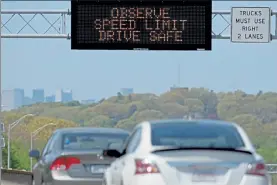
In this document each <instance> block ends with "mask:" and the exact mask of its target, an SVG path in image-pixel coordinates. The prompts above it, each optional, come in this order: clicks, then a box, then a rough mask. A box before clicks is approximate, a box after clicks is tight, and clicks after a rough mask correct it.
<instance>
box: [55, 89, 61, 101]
mask: <svg viewBox="0 0 277 185" xmlns="http://www.w3.org/2000/svg"><path fill="white" fill-rule="evenodd" d="M62 101H63V90H62V89H59V90H57V91H56V96H55V102H62Z"/></svg>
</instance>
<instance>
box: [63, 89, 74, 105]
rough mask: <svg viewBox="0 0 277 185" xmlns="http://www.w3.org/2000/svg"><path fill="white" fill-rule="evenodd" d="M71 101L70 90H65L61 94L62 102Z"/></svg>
mask: <svg viewBox="0 0 277 185" xmlns="http://www.w3.org/2000/svg"><path fill="white" fill-rule="evenodd" d="M71 101H73V97H72V90H67V91H64V92H63V102H71Z"/></svg>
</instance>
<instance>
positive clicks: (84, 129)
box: [55, 127, 130, 135]
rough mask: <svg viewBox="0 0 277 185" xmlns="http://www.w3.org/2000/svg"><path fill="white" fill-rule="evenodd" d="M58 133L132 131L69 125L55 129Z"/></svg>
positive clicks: (126, 132)
mask: <svg viewBox="0 0 277 185" xmlns="http://www.w3.org/2000/svg"><path fill="white" fill-rule="evenodd" d="M55 132H56V133H61V134H64V133H81V132H90V133H98V134H99V133H103V134H128V135H129V134H130V132H128V131H126V130H123V129H120V128H95V127H68V128H59V129H57V130H56V131H55Z"/></svg>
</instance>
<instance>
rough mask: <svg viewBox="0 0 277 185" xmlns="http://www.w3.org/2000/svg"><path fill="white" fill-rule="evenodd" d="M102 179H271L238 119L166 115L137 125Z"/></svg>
mask: <svg viewBox="0 0 277 185" xmlns="http://www.w3.org/2000/svg"><path fill="white" fill-rule="evenodd" d="M103 155H104V156H105V157H116V158H117V159H116V160H115V161H114V162H113V163H112V164H111V166H110V167H109V168H107V170H106V172H105V174H104V178H103V185H215V184H216V185H271V178H270V176H269V174H268V172H267V170H266V166H265V163H264V160H263V158H262V157H261V156H260V155H259V154H257V153H256V151H255V148H254V147H253V145H252V143H251V141H250V140H249V138H248V136H247V134H246V133H245V132H244V130H243V129H242V128H241V127H240V126H238V125H237V124H235V123H229V122H224V121H214V120H190V121H188V120H163V121H150V122H143V123H141V124H139V125H137V126H136V127H135V128H134V130H133V132H132V134H131V136H130V137H129V139H128V142H127V143H126V145H125V147H124V149H123V151H122V152H119V151H117V150H105V151H104V153H103Z"/></svg>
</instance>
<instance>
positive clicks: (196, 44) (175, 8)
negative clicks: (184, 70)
mask: <svg viewBox="0 0 277 185" xmlns="http://www.w3.org/2000/svg"><path fill="white" fill-rule="evenodd" d="M211 5H212V1H211V0H184V1H176V0H172V1H170V0H166V1H158V0H150V1H148V0H142V1H138V0H125V1H124V0H123V1H113V0H106V1H105V0H102V1H101V0H100V1H90V0H72V1H71V49H79V50H92V49H94V50H134V49H142V50H144V49H146V50H211V45H212V44H211V39H212V38H211V29H212V17H211V14H212V6H211Z"/></svg>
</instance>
